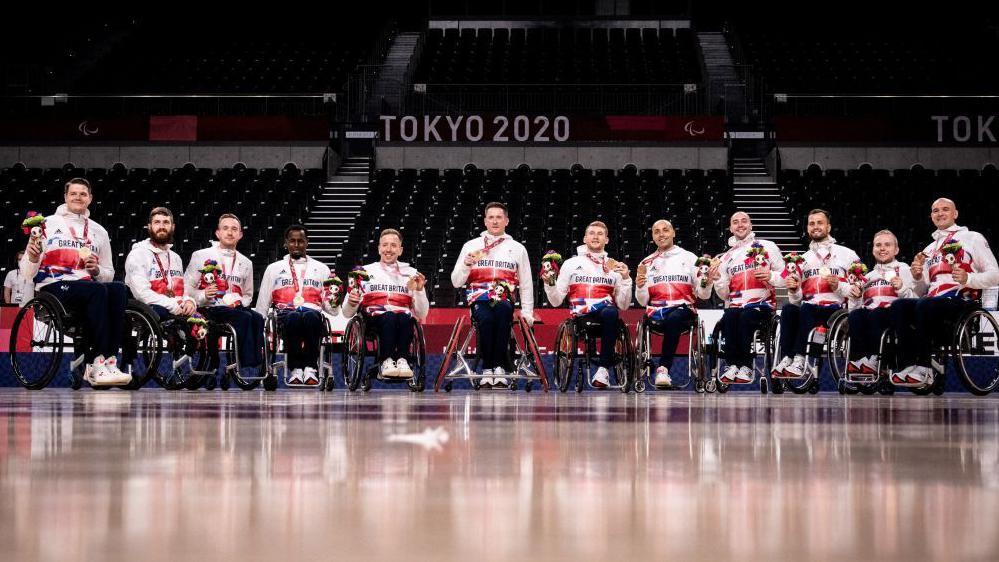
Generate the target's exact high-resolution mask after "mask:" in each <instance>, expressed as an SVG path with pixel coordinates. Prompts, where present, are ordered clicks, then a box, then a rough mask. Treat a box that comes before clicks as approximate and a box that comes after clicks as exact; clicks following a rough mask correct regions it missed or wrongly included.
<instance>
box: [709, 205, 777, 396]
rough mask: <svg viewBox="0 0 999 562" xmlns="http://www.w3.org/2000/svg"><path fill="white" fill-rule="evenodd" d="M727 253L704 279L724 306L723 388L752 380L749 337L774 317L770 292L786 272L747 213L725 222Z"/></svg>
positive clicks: (773, 298)
mask: <svg viewBox="0 0 999 562" xmlns="http://www.w3.org/2000/svg"><path fill="white" fill-rule="evenodd" d="M729 232H731V233H732V236H731V237H729V239H728V245H729V250H728V251H727V252H725V253H724V254H722V256H721V257H720V258H717V259H714V260H711V264H710V266H709V269H708V279H710V280H711V281H712V282H713V283H714V290H715V293H717V294H718V297H719V298H721V299H722V300H724V301H725V313H724V314H723V315H722V319H721V326H722V334H723V339H724V340H725V345H724V349H723V351H724V353H725V357H726V358H727V363H728V367H727V368H726V369H725V372H724V373H722V374H721V377H720V379H721V382H722V383H725V384H748V383H750V382H752V381H753V378H754V374H753V369H752V365H753V349H752V348H753V334H754V333H755V332H758V331H759V330H760V329H761V326H763V323H764V322H765V321H767V320H768V319H769V318H771V317H772V316H773V311H774V308H775V307H776V306H777V296H776V293H775V291H774V287H775V286H776V285H777V284H778V283H779V282H780V279H781V274H782V273H783V272H784V260H783V259H782V258H781V253H780V248H778V247H777V244H774V243H773V242H771V241H770V240H763V239H760V238H756V233H755V232H753V222H752V219H751V218H750V216H749V214H747V213H745V212H742V211H739V212H737V213H734V214H733V215H732V216H731V217H730V218H729Z"/></svg>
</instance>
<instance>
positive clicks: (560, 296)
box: [545, 258, 572, 306]
mask: <svg viewBox="0 0 999 562" xmlns="http://www.w3.org/2000/svg"><path fill="white" fill-rule="evenodd" d="M571 262H572V259H571V258H570V259H569V260H567V261H566V262H565V263H563V264H562V268H561V269H559V271H558V279H556V280H555V284H554V285H548V284H545V296H546V297H548V302H549V303H551V305H552V306H560V305H561V304H562V301H564V300H565V296H566V295H568V294H569V268H568V267H566V266H567V265H569V264H570V263H571Z"/></svg>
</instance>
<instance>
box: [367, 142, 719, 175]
mask: <svg viewBox="0 0 999 562" xmlns="http://www.w3.org/2000/svg"><path fill="white" fill-rule="evenodd" d="M727 160H728V151H727V149H726V148H725V147H723V146H708V147H699V146H626V145H616V146H580V145H560V146H533V145H527V146H524V145H521V146H496V145H483V146H476V145H458V146H455V145H435V146H428V145H412V144H410V145H404V144H391V143H386V144H381V145H379V146H378V147H377V149H376V150H375V165H376V167H378V168H396V169H399V168H415V169H420V168H438V169H440V168H462V167H464V166H465V165H466V164H475V165H476V166H478V167H479V168H484V169H489V168H508V169H510V168H516V167H517V166H519V165H521V164H527V165H529V166H531V167H532V168H542V169H557V168H569V167H571V166H572V165H573V164H582V165H583V166H586V167H587V168H593V169H599V168H611V169H617V168H621V167H623V166H625V165H627V164H635V165H636V166H638V167H639V168H659V169H662V168H683V169H696V168H701V169H712V168H725V167H726V166H727Z"/></svg>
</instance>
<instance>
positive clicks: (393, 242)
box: [378, 234, 402, 264]
mask: <svg viewBox="0 0 999 562" xmlns="http://www.w3.org/2000/svg"><path fill="white" fill-rule="evenodd" d="M378 255H379V256H381V258H382V263H385V264H393V263H395V262H396V261H398V259H399V256H401V255H402V240H400V239H399V237H398V236H396V235H395V234H385V235H383V236H382V237H381V239H380V240H378Z"/></svg>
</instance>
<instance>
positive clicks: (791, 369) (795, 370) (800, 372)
mask: <svg viewBox="0 0 999 562" xmlns="http://www.w3.org/2000/svg"><path fill="white" fill-rule="evenodd" d="M784 372H785V373H787V374H788V375H790V376H792V377H803V376H805V356H804V355H795V356H794V361H791V364H790V365H788V366H787V367H785V368H784Z"/></svg>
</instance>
